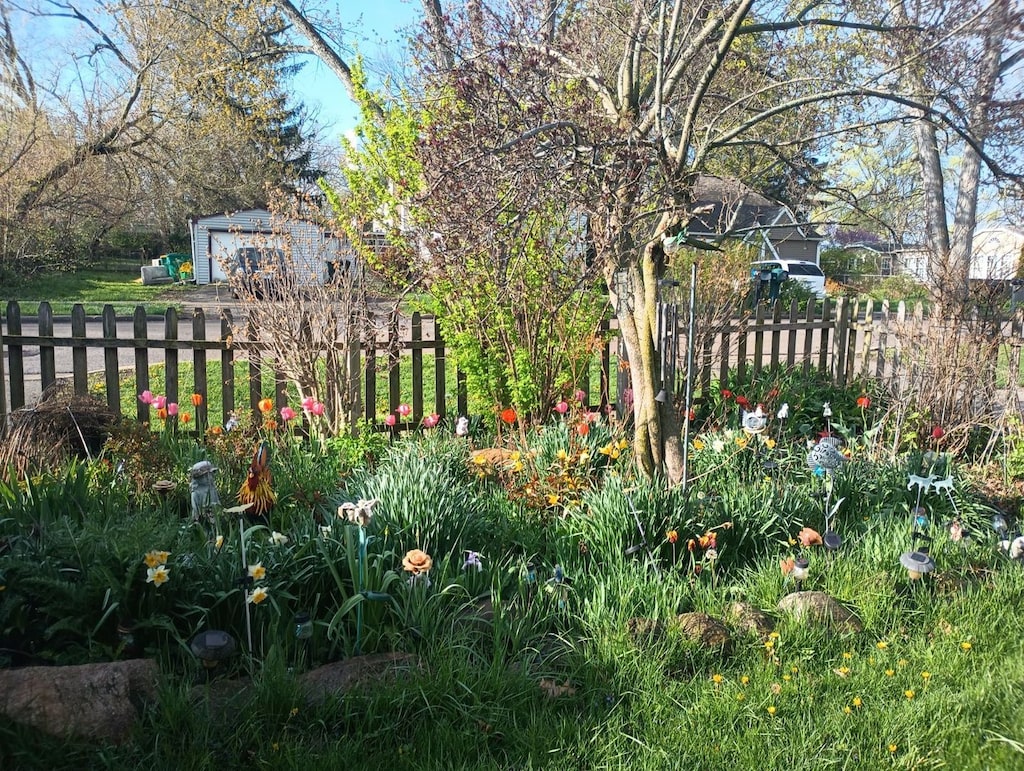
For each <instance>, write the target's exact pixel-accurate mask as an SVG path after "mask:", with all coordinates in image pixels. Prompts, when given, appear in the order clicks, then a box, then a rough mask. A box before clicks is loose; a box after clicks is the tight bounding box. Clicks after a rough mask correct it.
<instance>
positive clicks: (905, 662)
mask: <svg viewBox="0 0 1024 771" xmlns="http://www.w3.org/2000/svg"><path fill="white" fill-rule="evenodd" d="M908 663H909V662H908V661H907V660H906V659H900V660H899V661H897V662H896V666H898V667H905V666H906V665H907V664H908Z"/></svg>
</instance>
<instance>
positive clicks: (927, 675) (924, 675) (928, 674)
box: [921, 672, 932, 682]
mask: <svg viewBox="0 0 1024 771" xmlns="http://www.w3.org/2000/svg"><path fill="white" fill-rule="evenodd" d="M931 676H932V673H931V672H922V673H921V677H922V678H923V679H924V680H925V682H927V681H928V680H930V679H931Z"/></svg>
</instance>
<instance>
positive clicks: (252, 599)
mask: <svg viewBox="0 0 1024 771" xmlns="http://www.w3.org/2000/svg"><path fill="white" fill-rule="evenodd" d="M269 595H270V591H269V590H268V589H267V587H265V586H257V587H256V588H255V589H253V590H252V591H251V592H249V594H247V595H246V597H245V601H246V602H248V603H249V604H250V605H259V604H260V603H261V602H263V601H264V600H265V599H267V597H268V596H269Z"/></svg>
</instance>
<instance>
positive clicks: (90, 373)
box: [0, 299, 1024, 425]
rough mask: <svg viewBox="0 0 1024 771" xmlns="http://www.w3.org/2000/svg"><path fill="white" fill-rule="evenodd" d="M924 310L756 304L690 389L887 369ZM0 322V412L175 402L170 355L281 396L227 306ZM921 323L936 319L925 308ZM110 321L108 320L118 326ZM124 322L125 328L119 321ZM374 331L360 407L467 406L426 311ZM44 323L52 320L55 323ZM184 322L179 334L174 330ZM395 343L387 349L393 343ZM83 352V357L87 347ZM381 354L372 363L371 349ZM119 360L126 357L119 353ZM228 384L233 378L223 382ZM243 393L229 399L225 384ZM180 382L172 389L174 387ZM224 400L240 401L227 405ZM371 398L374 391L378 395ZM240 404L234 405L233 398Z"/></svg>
mask: <svg viewBox="0 0 1024 771" xmlns="http://www.w3.org/2000/svg"><path fill="white" fill-rule="evenodd" d="M925 318H926V316H925V314H924V310H923V308H922V307H921V306H920V305H918V306H917V307H914V308H907V307H905V306H904V305H903V304H902V303H901V304H899V305H898V306H896V307H890V305H889V304H888V303H873V302H871V301H867V302H855V301H847V300H843V299H839V300H831V299H825V300H824V301H822V302H820V303H818V302H811V303H809V304H807V305H806V306H805V307H800V306H799V305H797V303H795V302H794V303H792V304H791V305H790V306H789V307H788V308H784V307H783V306H782V305H781V304H776V305H775V306H774V307H772V308H769V307H766V306H760V307H758V308H757V309H756V311H755V312H753V313H750V314H746V315H743V316H741V317H739V318H736V319H733V320H732V321H730V322H728V323H726V324H723V325H722V326H721V328H719V329H715V330H713V334H706V335H703V336H701V339H703V340H704V343H703V345H702V346H701V349H700V350H696V351H694V352H693V353H694V380H693V384H694V390H695V393H696V394H697V395H698V396H699V395H701V394H707V393H708V392H709V389H711V388H713V387H715V384H716V383H717V382H726V381H728V382H732V383H737V384H742V383H743V382H746V381H748V380H749V379H751V378H753V377H756V376H757V375H758V374H760V373H761V372H762V371H763V370H766V369H785V370H794V369H795V370H799V371H803V372H804V373H806V372H809V371H810V370H811V369H815V370H818V371H820V372H825V373H828V374H829V375H830V376H831V377H832V379H833V380H834V381H835V382H836V383H837V384H839V385H843V384H845V383H848V382H851V381H852V380H854V379H856V378H877V379H882V380H885V379H895V378H899V377H900V376H901V373H902V367H903V364H902V357H903V353H904V350H905V346H907V345H912V344H913V341H912V340H907V339H904V337H905V336H906V335H905V332H904V331H903V328H904V327H905V326H906V325H907V322H908V321H915V320H916V321H918V322H920V321H922V320H924V319H925ZM155 319H156V321H155V323H156V324H157V325H160V324H161V322H162V327H163V334H162V335H159V336H153V335H151V334H150V329H151V326H152V325H153V324H154V320H155ZM1021 320H1022V316H1021V314H1020V313H1018V314H1016V315H1014V316H1013V317H1011V318H1009V319H1007V320H1006V321H1005V322H1004V324H1003V335H1004V340H1005V343H1006V346H1007V351H1008V354H1007V355H1006V356H1005V359H1006V362H1005V366H1006V367H1007V371H1006V372H1005V378H1006V381H1007V382H1008V383H1010V384H1012V385H1014V386H1016V385H1017V384H1019V383H1020V379H1021V378H1020V375H1021V373H1020V367H1021V361H1020V359H1021V357H1020V350H1021V347H1022V344H1024V324H1022V321H1021ZM2 321H3V324H2V325H0V418H2V417H3V415H4V414H6V412H7V411H8V410H14V409H19V408H22V407H24V406H26V404H31V403H34V402H35V399H36V398H37V397H38V395H39V393H40V392H42V391H44V390H46V389H47V388H49V387H51V386H53V385H54V384H55V383H57V382H58V381H63V382H67V384H68V385H69V387H70V388H72V389H73V391H74V393H76V394H90V393H91V394H92V395H94V396H98V397H99V398H103V399H105V400H106V403H107V404H108V405H109V406H110V408H111V409H112V410H113V411H115V412H116V413H118V414H120V413H121V410H122V408H121V399H122V390H123V389H125V388H130V389H133V393H139V392H142V391H145V390H152V391H154V392H160V393H163V394H164V395H165V396H166V397H167V399H168V401H179V398H180V397H181V396H182V394H181V393H180V391H181V382H182V378H181V371H182V367H181V364H182V360H183V357H184V359H185V361H188V360H189V359H190V360H191V363H192V371H193V374H192V378H191V381H190V388H192V389H194V391H195V392H199V393H206V394H212V393H213V392H214V390H216V392H217V393H218V394H219V396H220V398H219V400H217V401H218V402H219V404H220V410H221V412H222V415H220V416H219V417H220V419H221V420H224V421H226V420H227V418H228V416H229V415H230V414H231V413H233V412H236V411H237V410H240V409H241V410H244V409H246V408H247V409H249V410H251V411H253V412H254V413H255V412H256V411H257V410H258V407H257V404H258V403H259V401H260V400H261V399H263V398H264V396H265V388H264V375H265V372H266V371H267V370H268V369H269V370H270V371H272V372H273V373H274V374H273V393H274V398H275V401H276V404H277V406H278V407H282V406H285V404H287V398H288V391H287V382H286V379H285V377H284V376H283V375H282V374H281V373H280V372H279V371H277V370H276V369H275V368H274V362H273V361H272V360H271V359H269V358H267V357H266V354H267V351H266V346H265V343H262V342H260V335H259V330H257V329H254V328H252V326H251V325H250V326H247V327H246V328H245V329H246V331H245V334H239V330H237V329H236V324H235V323H234V321H233V319H232V317H231V314H230V313H229V312H227V311H222V312H221V313H220V316H219V318H218V319H216V320H211V319H208V318H207V316H206V314H205V313H204V312H203V311H202V310H201V309H196V310H195V311H193V312H191V313H183V314H179V313H178V312H177V311H176V310H175V309H173V308H169V309H167V310H165V311H164V312H162V313H160V314H157V315H156V316H152V315H150V313H149V311H147V309H146V308H144V307H141V306H140V307H137V308H136V309H135V311H134V313H133V314H131V316H121V317H118V316H117V314H116V313H115V311H114V309H113V308H112V307H111V306H107V307H106V308H105V309H104V311H103V313H102V314H101V316H99V317H98V318H88V317H87V316H86V313H85V311H84V309H83V308H82V306H80V305H76V306H74V308H73V309H72V312H71V314H70V316H69V317H65V318H61V319H58V318H55V317H54V314H53V313H52V312H51V310H50V306H49V304H47V303H41V304H40V305H39V307H38V310H37V311H36V314H35V316H34V317H33V318H31V319H28V318H23V317H22V311H21V307H20V305H19V304H18V303H17V302H9V303H8V304H7V307H6V310H5V314H4V318H3V319H2ZM935 323H939V322H938V321H937V320H936V321H935ZM119 327H120V329H119ZM129 327H130V329H129ZM377 329H378V334H377V335H376V336H375V337H374V339H371V340H368V341H364V342H363V347H362V350H361V352H360V355H361V357H362V361H361V363H360V367H361V369H362V371H363V373H364V374H363V377H362V378H361V386H360V387H361V393H360V394H359V397H360V402H361V404H362V405H363V412H364V415H365V418H366V419H367V420H368V421H370V422H372V423H377V422H379V415H378V414H376V413H377V411H378V392H380V393H381V394H383V393H384V392H385V390H386V393H387V398H386V401H387V405H388V408H389V410H391V411H394V410H395V409H396V408H397V407H398V405H399V404H400V403H402V402H405V403H408V404H410V405H411V406H412V407H413V413H412V415H411V416H410V417H409V421H408V423H409V425H416V424H417V423H418V422H419V420H420V419H421V418H422V417H423V415H424V414H429V413H430V412H436V413H438V414H439V415H440V416H441V417H445V416H446V415H451V413H452V411H453V410H454V411H455V413H456V414H458V415H464V414H466V413H467V396H466V389H465V378H464V377H463V376H462V375H461V373H458V374H457V375H456V378H455V382H456V384H457V385H456V387H455V393H454V394H452V393H449V388H450V386H449V382H450V379H449V378H448V376H447V375H448V369H447V359H446V354H445V343H444V339H443V337H442V336H441V334H440V330H439V329H438V328H437V327H436V326H435V324H434V323H433V319H432V318H431V317H424V316H421V315H420V314H413V315H412V317H411V318H409V319H408V320H407V321H405V322H404V323H401V324H399V323H398V320H397V317H390V318H387V319H384V320H383V321H382V323H380V324H378V325H377ZM55 330H56V331H55ZM604 331H605V333H606V334H607V336H608V343H607V345H605V346H604V348H603V350H602V353H601V355H600V360H601V361H600V368H599V369H600V372H599V375H598V376H597V377H596V378H595V381H596V382H594V383H589V382H588V383H582V384H580V385H581V387H582V388H583V389H584V390H585V391H586V392H587V394H588V401H589V403H590V404H591V406H592V407H594V408H601V407H604V406H606V405H609V404H616V403H617V402H620V401H621V400H620V398H619V396H620V395H621V394H623V392H624V389H625V388H628V382H627V381H626V379H625V375H624V368H623V367H621V366H619V359H620V356H619V346H618V339H617V337H616V332H615V324H614V322H612V323H608V324H606V325H605V326H604ZM183 332H187V334H183ZM685 334H686V321H685V319H679V321H678V329H677V330H676V335H677V339H678V345H677V346H676V350H677V351H678V354H677V359H678V360H677V362H676V364H677V367H676V372H677V377H676V381H675V383H674V387H675V389H676V393H682V384H683V383H684V382H685V378H686V374H687V373H686V372H685V361H686V353H685V352H686V341H685ZM60 351H63V354H62V357H61V359H62V360H67V359H68V358H69V356H70V366H67V365H65V366H61V367H58V366H57V361H58V356H57V354H58V352H60ZM396 352H398V355H396ZM90 353H92V355H90ZM155 353H156V354H159V355H158V356H156V358H162V360H163V364H164V365H165V366H164V378H163V382H162V383H151V382H150V377H151V375H150V372H151V364H153V363H154V361H153V359H154V356H153V355H154V354H155ZM381 356H385V360H386V364H385V366H384V367H381V366H380V357H381ZM34 357H38V371H37V372H29V369H31V368H30V367H27V363H28V362H29V361H30V360H31V359H32V358H34ZM125 359H127V361H126V360H125ZM210 361H219V363H220V371H221V373H222V377H221V378H220V382H216V383H214V382H211V381H210V378H209V376H208V364H209V362H210ZM243 361H244V362H247V367H246V368H245V371H246V372H247V373H248V374H247V376H246V377H245V379H246V380H247V382H242V383H236V380H237V379H238V378H237V376H236V368H235V365H236V362H243ZM425 361H429V362H430V364H431V365H432V369H433V377H432V380H433V384H432V387H428V384H426V383H425V382H424V381H425V375H424V373H425V371H427V369H428V368H427V367H425ZM404 368H409V369H408V374H409V375H410V376H411V378H406V379H407V380H408V379H411V383H412V392H411V393H402V392H401V383H402V373H403V371H404ZM236 385H237V386H238V388H236ZM239 393H241V394H244V396H243V397H241V398H237V397H236V394H239ZM187 396H188V395H187V394H186V395H185V397H186V399H187ZM236 401H241V402H242V403H241V404H237V403H236ZM381 401H384V399H383V396H382V397H381ZM246 402H247V404H246ZM206 408H207V405H206V404H204V405H200V406H199V407H197V408H196V415H195V418H196V421H197V425H209V424H210V422H217V416H212V415H207V414H205V412H204V410H205V409H206ZM136 417H137V418H138V419H139V420H142V421H146V420H149V417H150V416H149V406H148V405H145V404H142V403H139V404H138V409H137V413H136Z"/></svg>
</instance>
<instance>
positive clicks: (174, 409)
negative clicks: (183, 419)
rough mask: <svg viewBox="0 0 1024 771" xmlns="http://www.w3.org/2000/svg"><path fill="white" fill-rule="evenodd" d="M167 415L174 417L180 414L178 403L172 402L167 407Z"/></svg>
mask: <svg viewBox="0 0 1024 771" xmlns="http://www.w3.org/2000/svg"><path fill="white" fill-rule="evenodd" d="M167 414H168V415H170V416H172V417H173V416H174V415H177V414H178V403H177V402H171V403H170V404H168V405H167Z"/></svg>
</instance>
